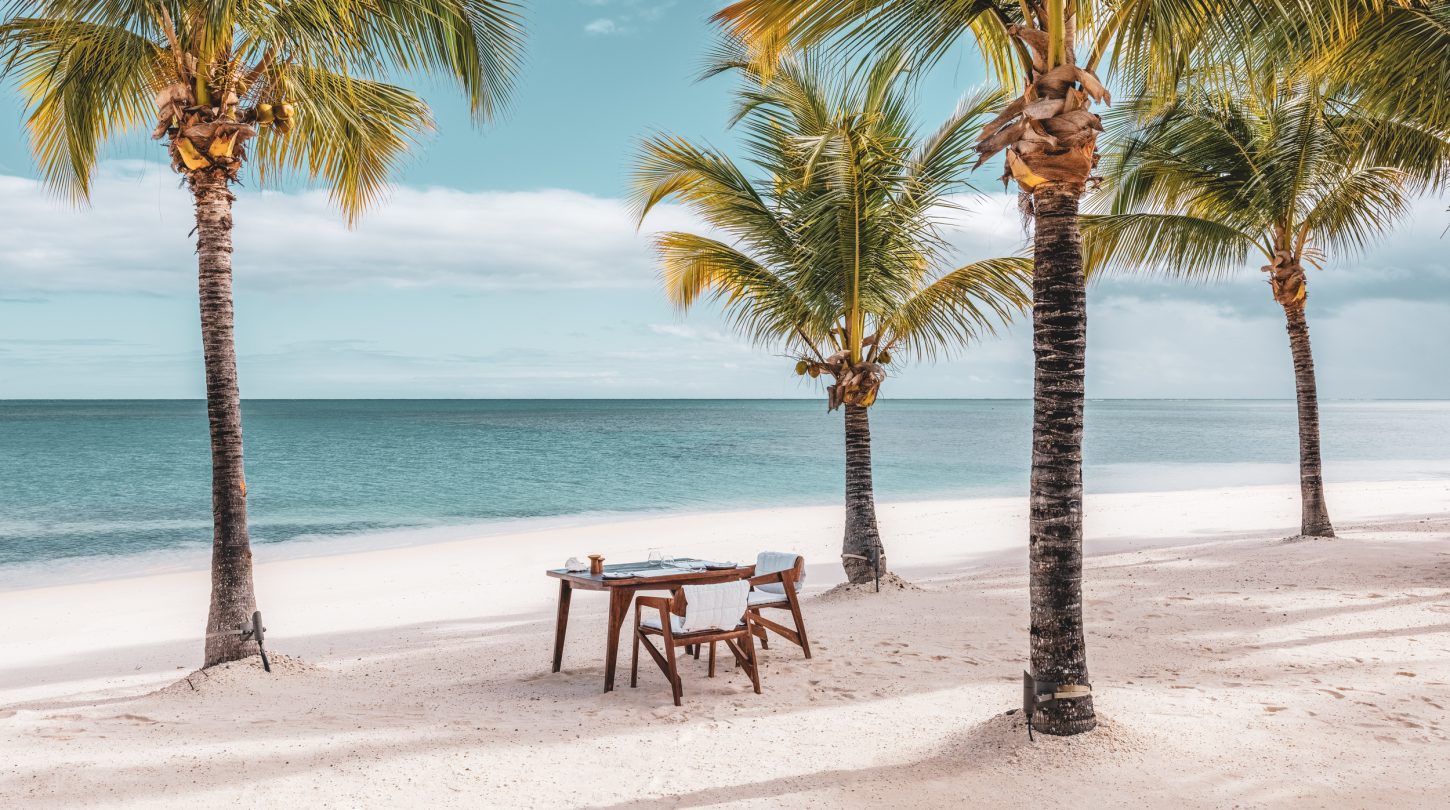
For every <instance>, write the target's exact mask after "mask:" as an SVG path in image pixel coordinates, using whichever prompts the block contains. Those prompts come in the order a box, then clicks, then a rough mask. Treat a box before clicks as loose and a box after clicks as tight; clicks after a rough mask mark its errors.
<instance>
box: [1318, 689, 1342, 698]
mask: <svg viewBox="0 0 1450 810" xmlns="http://www.w3.org/2000/svg"><path fill="white" fill-rule="evenodd" d="M1319 691H1321V692H1325V693H1328V694H1331V695H1334V699H1335V700H1344V693H1343V692H1336V691H1334V690H1333V689H1320V690H1319Z"/></svg>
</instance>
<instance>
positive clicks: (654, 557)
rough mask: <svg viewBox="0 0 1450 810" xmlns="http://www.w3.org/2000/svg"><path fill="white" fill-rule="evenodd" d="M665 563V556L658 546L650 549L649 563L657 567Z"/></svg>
mask: <svg viewBox="0 0 1450 810" xmlns="http://www.w3.org/2000/svg"><path fill="white" fill-rule="evenodd" d="M663 563H664V556H663V555H661V554H660V550H659V549H657V548H652V549H650V550H649V564H650V565H652V566H654V567H656V568H658V567H659V566H660V565H662V564H663Z"/></svg>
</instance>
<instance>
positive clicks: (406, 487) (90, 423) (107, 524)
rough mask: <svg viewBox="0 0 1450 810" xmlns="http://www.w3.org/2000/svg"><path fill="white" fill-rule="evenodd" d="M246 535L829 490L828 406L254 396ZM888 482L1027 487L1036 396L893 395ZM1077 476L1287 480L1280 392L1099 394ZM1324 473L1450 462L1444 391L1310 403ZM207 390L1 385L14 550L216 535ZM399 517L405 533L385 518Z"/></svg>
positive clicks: (1106, 482)
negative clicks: (8, 397)
mask: <svg viewBox="0 0 1450 810" xmlns="http://www.w3.org/2000/svg"><path fill="white" fill-rule="evenodd" d="M243 411H244V418H245V427H246V458H247V481H248V492H249V505H250V511H251V521H252V522H251V527H252V537H253V541H254V542H255V543H258V544H269V543H296V542H297V541H299V540H309V539H316V538H318V537H328V536H334V537H336V536H351V535H358V534H368V533H376V532H379V531H381V530H396V529H421V528H427V527H446V526H464V525H468V526H472V527H473V528H477V526H476V524H480V523H489V522H497V521H507V520H517V519H543V518H551V517H552V518H560V517H563V516H578V515H588V516H600V515H610V514H620V513H624V514H628V513H640V512H652V511H697V510H707V509H721V508H726V509H728V508H741V507H750V506H762V505H795V504H815V503H832V502H836V501H839V500H840V498H841V487H842V479H843V471H842V466H843V450H842V438H841V417H840V414H839V413H837V414H832V415H827V414H826V413H825V408H824V406H823V404H822V403H820V402H816V401H805V400H799V401H760V400H745V401H697V400H686V401H661V400H650V401H568V400H564V401H560V400H547V401H521V400H515V401H497V400H493V401H473V400H448V401H416V400H406V401H366V400H347V401H318V400H305V401H248V402H247V403H245V405H244V409H243ZM871 419H872V430H873V439H874V445H873V453H874V460H875V471H876V490H877V495H878V498H879V499H882V500H903V499H918V498H948V497H961V496H973V495H1022V494H1024V493H1025V491H1026V486H1027V461H1028V442H1029V438H1030V403H1029V402H1026V401H1020V400H915V401H909V400H885V401H882V402H880V403H879V404H878V405H877V406H876V407H874V408H873V409H872V417H871ZM1087 425H1088V433H1087V444H1086V448H1085V463H1086V466H1087V469H1086V476H1087V486H1088V490H1089V491H1090V492H1091V491H1097V492H1107V491H1135V490H1154V489H1160V490H1161V489H1181V488H1192V487H1198V486H1227V485H1238V484H1264V483H1290V482H1293V481H1295V480H1296V477H1295V471H1294V466H1293V465H1294V460H1295V453H1296V451H1297V438H1296V434H1295V423H1294V409H1293V405H1292V403H1290V402H1280V401H1161V400H1154V401H1100V402H1091V403H1089V407H1088V415H1087ZM1323 428H1324V455H1325V459H1326V473H1327V477H1328V478H1329V480H1331V481H1336V480H1338V481H1344V480H1369V479H1400V478H1427V477H1434V478H1450V403H1447V402H1377V401H1371V402H1331V403H1325V404H1324V406H1323ZM208 465H209V457H208V442H207V426H206V413H205V408H204V405H203V403H201V402H178V401H138V402H113V401H105V402H76V401H63V402H28V401H0V584H4V583H5V582H11V583H13V582H14V581H15V579H16V577H15V576H5V574H6V573H7V572H9V573H10V574H12V575H13V574H16V573H17V572H18V571H21V570H25V571H31V572H33V571H36V570H38V568H48V569H51V570H53V571H60V570H68V569H65V567H64V566H65V564H66V561H70V562H72V563H74V562H78V561H86V560H92V561H94V560H95V559H96V558H97V557H102V558H110V559H111V561H112V562H114V558H115V557H116V556H117V555H125V556H136V555H145V554H153V555H154V554H157V553H162V552H168V551H190V552H192V553H193V554H194V555H195V554H200V553H201V550H203V549H205V548H206V546H207V545H208V544H209V542H210V532H211V523H210V521H211V511H210V484H209V481H208V476H209V466H208ZM391 536H393V537H397V536H398V535H396V534H395V535H391Z"/></svg>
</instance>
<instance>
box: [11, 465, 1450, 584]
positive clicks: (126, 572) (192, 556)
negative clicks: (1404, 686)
mask: <svg viewBox="0 0 1450 810" xmlns="http://www.w3.org/2000/svg"><path fill="white" fill-rule="evenodd" d="M1437 465H1438V466H1440V467H1443V468H1444V469H1435V467H1436V466H1437ZM1153 466H1154V467H1155V468H1157V469H1156V470H1155V472H1157V473H1159V474H1161V475H1164V476H1166V477H1167V478H1168V479H1169V480H1172V481H1173V483H1171V484H1170V485H1169V486H1167V487H1165V488H1162V489H1118V488H1114V487H1112V486H1108V487H1107V488H1104V489H1098V490H1090V491H1089V492H1088V493H1087V495H1086V497H1087V498H1090V499H1091V498H1096V497H1104V496H1117V497H1130V496H1136V495H1171V494H1175V493H1177V494H1185V495H1188V494H1193V493H1201V492H1231V491H1235V490H1255V489H1262V488H1265V487H1289V486H1292V483H1291V482H1290V481H1287V480H1273V479H1285V478H1287V477H1289V475H1290V474H1291V473H1293V471H1294V469H1295V468H1294V467H1293V465H1288V464H1284V465H1267V464H1262V465H1260V464H1253V465H1247V464H1233V463H1224V464H1205V463H1195V462H1163V463H1160V464H1157V465H1153ZM1340 466H1341V467H1359V468H1360V469H1361V471H1363V470H1364V469H1367V468H1368V469H1373V468H1376V467H1378V468H1379V469H1380V470H1381V471H1382V474H1383V476H1389V475H1394V474H1395V473H1396V472H1398V473H1400V474H1403V473H1405V472H1409V471H1411V470H1413V471H1414V474H1413V475H1412V476H1411V477H1400V478H1395V477H1382V476H1381V477H1365V478H1351V479H1350V480H1342V481H1331V482H1330V483H1329V484H1328V485H1329V486H1330V487H1340V488H1353V487H1357V486H1366V485H1377V484H1386V483H1434V482H1441V481H1444V482H1450V462H1442V461H1434V460H1397V461H1365V462H1349V463H1344V462H1341V463H1340ZM1142 467H1143V465H1135V464H1108V465H1100V466H1098V467H1097V468H1096V470H1090V472H1096V473H1097V474H1098V478H1099V481H1101V480H1102V479H1108V480H1112V479H1113V478H1114V474H1115V473H1122V472H1123V471H1125V470H1129V469H1132V470H1136V471H1137V475H1136V476H1132V475H1123V476H1122V477H1123V478H1124V479H1126V480H1129V481H1133V480H1137V481H1141V480H1142V478H1143V477H1144V475H1145V471H1143V470H1142ZM1205 467H1208V468H1213V467H1223V468H1232V469H1233V470H1234V471H1235V472H1237V473H1240V476H1239V477H1243V475H1242V472H1243V471H1244V470H1246V469H1247V470H1249V471H1250V475H1249V476H1248V477H1249V478H1250V479H1254V478H1255V477H1256V476H1257V477H1258V478H1259V479H1269V480H1251V481H1250V482H1249V483H1243V484H1237V485H1212V484H1209V485H1196V484H1195V483H1194V482H1192V481H1191V480H1190V477H1191V475H1192V473H1190V475H1189V476H1184V475H1183V473H1185V472H1189V471H1193V472H1197V473H1201V471H1202V470H1203V468H1205ZM1397 468H1398V469H1397ZM1404 468H1411V470H1407V469H1404ZM1294 474H1296V473H1294ZM1185 484H1186V485H1185ZM996 489H997V488H992V489H991V490H984V491H983V492H982V493H981V494H966V495H960V494H953V495H943V496H942V497H930V496H906V497H902V498H889V499H883V498H878V499H877V505H878V507H882V508H885V507H912V506H919V505H926V504H964V503H971V502H982V501H1011V500H1016V499H1025V498H1026V492H1025V483H1024V484H1023V486H1022V488H1021V489H1022V490H1023V491H1022V492H1021V493H1020V494H1010V495H1009V494H1003V493H1001V492H998V491H996ZM827 508H839V506H838V504H837V501H836V500H822V501H818V502H804V503H802V502H795V503H790V504H780V505H775V504H742V505H740V506H738V507H734V508H732V507H706V508H698V509H692V508H679V509H648V510H639V511H633V512H576V513H569V514H560V515H538V516H527V517H509V518H496V519H484V520H466V521H462V522H457V523H419V524H417V525H403V526H398V527H393V528H383V529H376V530H369V531H362V532H340V533H337V534H330V533H328V534H304V535H299V536H297V537H293V538H290V539H286V540H274V541H265V542H255V541H254V542H253V545H252V548H253V553H254V554H255V555H256V557H257V563H258V564H259V565H260V564H265V563H270V562H278V561H282V560H297V559H316V558H319V557H332V556H338V555H346V554H355V553H362V552H368V551H382V550H389V549H407V548H419V547H425V546H430V545H435V544H438V543H450V542H460V541H479V540H486V539H489V538H499V537H509V536H514V535H527V534H532V533H535V532H547V531H553V530H556V529H571V528H581V529H582V528H588V527H591V526H596V525H613V524H617V523H629V522H635V521H652V520H669V519H677V518H700V519H706V518H710V517H713V516H718V517H729V516H732V515H739V514H744V513H751V512H759V511H779V510H794V509H827ZM209 555H210V546H209V544H208V543H207V542H203V541H198V542H196V543H194V544H188V545H186V546H184V547H173V548H159V549H147V550H144V551H138V552H131V553H124V554H92V555H85V556H74V557H60V558H53V559H44V560H32V561H26V562H14V563H6V564H3V565H0V594H4V593H11V592H17V591H27V590H34V589H36V588H47V587H54V586H61V585H77V584H84V583H91V582H107V581H114V580H118V579H135V578H139V577H146V576H153V575H158V574H167V573H189V572H196V571H203V570H206V569H207V567H208V565H209V560H210V557H209ZM118 566H119V568H120V570H119V571H116V568H117V567H118ZM56 569H63V570H64V573H61V572H58V571H57V570H56ZM108 571H110V573H108Z"/></svg>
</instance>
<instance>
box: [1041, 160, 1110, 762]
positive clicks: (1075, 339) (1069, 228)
mask: <svg viewBox="0 0 1450 810" xmlns="http://www.w3.org/2000/svg"><path fill="white" fill-rule="evenodd" d="M1082 191H1083V187H1082V185H1080V184H1073V183H1057V182H1049V183H1044V184H1042V185H1039V186H1037V187H1036V188H1035V189H1034V190H1033V192H1032V204H1033V211H1034V214H1035V220H1036V224H1035V237H1034V245H1033V248H1034V249H1033V255H1034V263H1035V264H1034V275H1033V281H1032V298H1033V305H1032V327H1033V346H1032V349H1033V357H1034V360H1035V365H1034V374H1033V398H1032V490H1031V491H1032V501H1031V510H1030V512H1031V517H1030V529H1029V540H1028V543H1029V559H1030V570H1031V577H1030V579H1031V603H1032V613H1031V624H1032V626H1031V636H1032V672H1033V674H1034V676H1035V677H1036V678H1037V680H1039V681H1045V682H1048V683H1056V684H1087V683H1090V681H1089V678H1088V669H1087V644H1086V640H1085V638H1084V636H1083V615H1082V434H1083V398H1084V393H1083V392H1084V370H1085V367H1086V355H1087V351H1086V350H1087V285H1086V280H1085V278H1084V275H1083V263H1082V237H1081V234H1080V232H1079V227H1078V200H1079V197H1080V196H1081V194H1082ZM1096 725H1097V719H1096V716H1095V715H1094V713H1093V703H1092V698H1091V697H1090V696H1089V697H1086V698H1081V699H1077V700H1064V701H1056V702H1053V703H1049V704H1046V705H1045V706H1044V707H1043V708H1042V710H1041V711H1040V712H1039V713H1038V714H1037V717H1036V721H1035V722H1034V726H1035V727H1036V728H1037V729H1038V730H1039V731H1042V732H1044V733H1047V734H1058V735H1067V734H1079V733H1081V732H1084V731H1089V730H1091V729H1092V728H1093V727H1094V726H1096Z"/></svg>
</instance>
